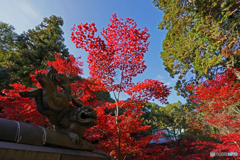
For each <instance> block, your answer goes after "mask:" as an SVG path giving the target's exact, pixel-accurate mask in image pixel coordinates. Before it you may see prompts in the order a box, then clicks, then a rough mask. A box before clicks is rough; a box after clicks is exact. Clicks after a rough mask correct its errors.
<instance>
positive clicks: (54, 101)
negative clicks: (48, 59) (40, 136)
mask: <svg viewBox="0 0 240 160" xmlns="http://www.w3.org/2000/svg"><path fill="white" fill-rule="evenodd" d="M36 79H37V80H38V82H39V83H40V84H41V86H42V88H43V89H41V88H35V89H31V90H29V91H27V92H19V94H20V96H22V97H34V98H35V102H36V105H37V110H38V111H39V112H40V113H41V114H43V115H44V116H47V117H48V119H49V121H50V122H51V123H52V124H54V125H56V131H57V132H60V133H62V134H65V135H67V136H68V137H69V138H70V139H71V140H72V141H73V142H74V143H75V144H80V143H81V139H82V136H83V134H84V132H85V130H86V128H89V127H92V126H95V125H97V120H96V119H97V116H96V111H95V110H94V109H93V108H92V107H88V106H85V105H82V104H81V103H80V102H79V100H77V99H75V98H73V97H72V94H71V85H70V83H71V80H70V79H69V78H68V77H66V76H65V75H63V74H59V73H58V72H57V70H56V69H55V68H53V67H52V66H50V67H49V70H48V72H47V74H46V75H45V74H41V73H38V74H37V75H36ZM58 85H59V86H60V87H61V88H62V89H63V93H59V92H58V91H57V86H58ZM70 101H72V104H73V105H74V106H75V107H74V106H72V105H71V103H70Z"/></svg>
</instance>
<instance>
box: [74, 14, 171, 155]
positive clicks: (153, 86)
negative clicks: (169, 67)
mask: <svg viewBox="0 0 240 160" xmlns="http://www.w3.org/2000/svg"><path fill="white" fill-rule="evenodd" d="M110 21H111V24H109V25H108V27H107V28H106V29H103V30H102V32H101V35H102V36H103V39H102V38H100V37H99V36H95V33H96V31H97V29H96V27H95V24H94V23H92V24H87V23H85V24H80V25H78V26H77V27H76V26H74V27H73V28H72V30H73V32H72V36H71V39H72V41H73V43H75V45H76V48H79V49H85V51H87V52H88V63H89V70H90V75H91V78H92V79H94V80H98V81H100V82H101V83H102V84H103V85H104V87H105V89H106V90H107V91H109V92H112V93H113V95H114V98H115V100H116V102H115V103H114V104H109V103H106V104H105V105H104V106H97V107H96V109H97V113H98V117H99V118H98V125H97V126H95V127H93V128H91V129H92V132H93V133H95V134H93V135H91V134H86V136H87V137H88V138H89V139H91V140H97V139H99V138H102V140H101V141H100V142H99V143H98V148H99V149H102V150H103V151H105V152H108V153H110V154H111V155H113V156H114V157H115V158H118V159H125V158H127V157H128V156H129V155H137V154H139V155H141V154H142V153H143V149H144V147H145V146H146V145H147V144H148V143H149V141H150V140H152V139H157V138H159V134H158V135H152V136H146V137H140V138H135V137H132V136H131V134H132V133H135V134H139V133H141V132H146V131H147V130H148V129H149V127H150V126H142V120H141V119H140V115H141V114H143V113H142V110H141V106H142V105H143V104H144V103H146V102H147V101H149V100H151V99H153V98H155V99H157V100H160V102H162V103H166V97H167V96H168V95H169V94H170V92H169V89H170V88H167V86H166V85H164V84H163V83H162V82H158V81H156V80H145V81H144V82H138V83H137V84H136V85H134V83H132V78H133V77H135V76H137V75H138V74H140V73H143V71H144V70H145V69H146V65H145V64H144V62H145V61H144V60H143V57H144V53H145V52H146V51H147V50H148V45H149V42H148V38H149V36H150V35H149V34H148V33H147V31H148V30H147V29H146V28H144V29H143V30H142V31H141V29H137V28H136V27H137V24H136V22H134V20H133V19H131V18H127V19H126V21H125V22H123V19H118V18H117V16H116V14H114V15H112V19H110ZM117 78H119V81H118V82H117V81H116V79H117ZM122 92H125V93H127V94H128V95H129V96H130V97H131V98H130V100H129V101H127V102H125V101H120V100H119V97H120V93H122ZM106 107H107V108H109V109H115V113H114V116H112V115H105V114H104V110H105V108H106ZM123 108H124V110H125V112H124V113H123V114H121V115H120V114H119V109H123ZM89 132H90V131H89ZM96 133H98V134H97V135H96ZM103 136H105V138H103Z"/></svg>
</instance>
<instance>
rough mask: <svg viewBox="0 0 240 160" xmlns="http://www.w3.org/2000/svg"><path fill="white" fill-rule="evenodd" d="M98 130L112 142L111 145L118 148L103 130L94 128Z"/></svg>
mask: <svg viewBox="0 0 240 160" xmlns="http://www.w3.org/2000/svg"><path fill="white" fill-rule="evenodd" d="M96 129H97V130H98V131H100V132H102V133H103V134H104V135H105V136H106V137H107V138H108V139H109V140H110V141H111V142H112V143H113V145H114V146H115V147H116V149H117V148H118V146H117V145H116V143H114V142H113V140H112V139H111V138H110V137H109V136H108V135H107V134H106V133H105V132H104V131H103V130H100V129H98V128H96Z"/></svg>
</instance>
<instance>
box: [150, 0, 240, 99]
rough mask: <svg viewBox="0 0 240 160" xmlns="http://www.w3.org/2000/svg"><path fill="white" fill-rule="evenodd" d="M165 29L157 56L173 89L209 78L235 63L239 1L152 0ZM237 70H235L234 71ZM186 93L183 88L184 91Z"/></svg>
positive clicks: (162, 27)
mask: <svg viewBox="0 0 240 160" xmlns="http://www.w3.org/2000/svg"><path fill="white" fill-rule="evenodd" d="M153 3H154V4H155V6H156V7H158V8H159V9H160V10H162V11H163V13H164V17H163V20H162V22H161V23H160V24H159V29H167V30H168V32H167V35H166V37H165V40H164V42H163V51H162V52H161V58H162V59H163V61H164V66H165V67H166V68H165V69H166V70H167V71H168V72H169V73H170V75H171V76H172V77H173V76H178V79H179V80H178V82H177V84H176V86H175V89H176V90H178V92H179V93H182V95H183V96H186V94H184V92H185V88H184V87H185V86H187V85H189V84H194V85H195V84H198V83H200V82H202V81H203V80H205V79H212V78H213V77H214V76H215V75H217V74H220V73H223V72H224V71H225V70H226V69H227V68H230V67H235V68H237V67H239V63H238V62H239V51H240V50H239V45H238V43H239V29H240V28H239V27H240V23H239V15H240V8H239V6H240V2H239V1H236V0H191V1H190V0H189V1H188V0H174V1H173V0H154V1H153ZM236 73H238V72H236ZM185 93H186V92H185Z"/></svg>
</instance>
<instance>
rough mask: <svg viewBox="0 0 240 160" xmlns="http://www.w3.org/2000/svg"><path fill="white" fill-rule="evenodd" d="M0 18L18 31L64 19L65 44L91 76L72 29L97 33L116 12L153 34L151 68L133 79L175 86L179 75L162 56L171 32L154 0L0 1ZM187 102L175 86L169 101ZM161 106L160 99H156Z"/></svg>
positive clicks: (149, 56) (148, 58) (147, 56)
mask: <svg viewBox="0 0 240 160" xmlns="http://www.w3.org/2000/svg"><path fill="white" fill-rule="evenodd" d="M0 3H1V10H0V21H2V22H4V23H9V24H11V25H13V26H14V27H15V29H16V30H15V31H16V32H17V33H18V34H20V33H22V32H23V31H27V30H28V29H33V28H35V26H37V25H39V24H40V23H41V22H42V21H43V18H44V17H49V16H51V15H56V16H60V17H62V18H63V21H64V25H63V27H62V30H63V32H64V38H65V45H66V47H67V48H68V49H69V52H70V54H72V55H74V56H75V57H79V56H81V57H82V59H81V61H83V62H84V66H83V72H84V75H83V77H88V76H89V70H88V64H87V52H85V51H83V50H79V49H76V48H75V46H74V44H73V43H72V42H71V39H70V35H71V31H70V30H71V28H72V27H73V26H74V24H75V25H79V24H80V23H92V22H94V23H95V24H96V27H97V29H98V32H97V34H99V33H100V31H101V30H102V28H107V25H108V24H109V23H110V18H111V16H112V14H114V13H116V14H117V17H118V18H123V19H124V20H125V19H126V18H128V17H129V18H133V19H134V21H135V22H136V23H137V27H138V28H143V27H147V29H148V30H149V32H148V33H149V34H150V38H149V41H150V45H149V50H148V52H146V53H145V57H144V59H145V61H146V65H147V69H146V70H145V72H144V73H143V74H140V75H138V76H137V77H135V78H133V82H138V81H144V79H154V80H159V81H162V82H164V83H165V84H167V85H168V86H169V87H174V85H175V83H176V80H177V79H176V78H175V79H173V78H171V77H170V74H169V73H168V72H167V71H165V69H164V66H163V61H162V59H161V58H160V52H161V51H162V42H163V40H164V38H165V35H166V33H167V31H166V30H159V29H158V24H159V22H160V21H161V20H162V17H163V13H162V12H161V11H160V10H159V9H158V8H157V7H155V6H154V5H153V4H152V1H151V0H140V1H139V0H138V1H137V0H131V1H130V0H121V1H120V0H119V1H117V0H103V1H99V0H67V1H66V0H35V1H33V0H0ZM127 98H128V97H127V95H124V94H122V95H121V99H123V100H125V99H127ZM178 100H179V101H181V102H182V103H185V102H186V101H185V99H183V98H182V97H180V96H177V95H176V92H175V91H174V89H172V90H171V95H170V96H169V97H168V102H169V103H174V102H177V101H178ZM154 103H157V104H159V105H161V106H165V105H162V104H160V103H159V102H157V101H154Z"/></svg>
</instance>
